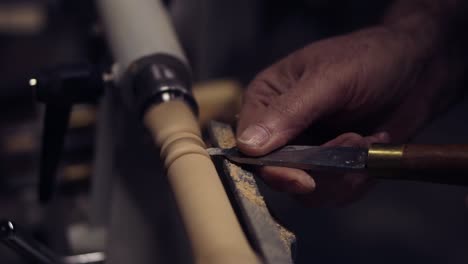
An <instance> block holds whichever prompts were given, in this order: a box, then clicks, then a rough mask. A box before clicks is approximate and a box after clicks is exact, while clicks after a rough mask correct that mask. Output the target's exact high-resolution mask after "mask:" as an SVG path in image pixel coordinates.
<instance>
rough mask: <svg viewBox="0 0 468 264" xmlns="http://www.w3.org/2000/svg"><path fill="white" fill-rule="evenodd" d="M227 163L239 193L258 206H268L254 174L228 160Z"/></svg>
mask: <svg viewBox="0 0 468 264" xmlns="http://www.w3.org/2000/svg"><path fill="white" fill-rule="evenodd" d="M227 165H228V169H229V175H231V178H232V180H233V181H234V184H235V185H236V189H237V190H238V191H239V193H240V194H242V196H243V197H245V198H246V199H247V200H249V201H250V202H252V203H254V204H256V205H257V206H262V207H266V204H265V201H264V200H263V196H262V195H261V194H260V193H259V191H258V188H257V184H256V183H255V179H254V178H253V176H252V175H251V174H250V173H248V172H245V171H243V170H242V169H241V168H240V167H239V166H237V165H235V164H232V163H230V162H228V163H227Z"/></svg>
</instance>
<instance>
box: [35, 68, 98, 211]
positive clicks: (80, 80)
mask: <svg viewBox="0 0 468 264" xmlns="http://www.w3.org/2000/svg"><path fill="white" fill-rule="evenodd" d="M102 74H103V70H102V69H101V68H99V67H96V66H93V65H88V64H79V65H67V66H60V67H58V68H57V69H54V70H51V71H47V73H43V74H40V75H38V76H37V77H34V78H31V79H30V80H29V85H30V86H31V88H32V89H33V90H34V92H35V95H36V98H37V100H38V101H40V102H42V103H44V104H45V120H44V126H43V132H42V140H41V141H42V142H41V145H42V146H41V153H40V164H39V200H40V201H41V202H42V203H45V202H47V201H49V200H50V199H51V197H52V195H53V193H54V190H55V185H56V184H57V183H56V182H57V180H56V171H57V166H58V163H59V161H60V156H61V153H62V148H63V145H64V140H65V134H66V131H67V127H68V121H69V119H70V113H71V109H72V105H73V104H74V103H93V102H95V101H96V100H97V98H99V96H100V95H101V94H102V93H103V89H104V82H103V79H102Z"/></svg>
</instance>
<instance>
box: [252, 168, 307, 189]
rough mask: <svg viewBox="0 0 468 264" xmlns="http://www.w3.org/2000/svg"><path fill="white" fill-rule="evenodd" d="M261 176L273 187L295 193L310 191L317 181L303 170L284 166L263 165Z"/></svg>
mask: <svg viewBox="0 0 468 264" xmlns="http://www.w3.org/2000/svg"><path fill="white" fill-rule="evenodd" d="M260 176H261V177H262V178H263V180H264V181H265V182H266V183H267V184H268V185H269V186H270V187H272V188H273V189H275V190H277V191H280V192H287V193H293V194H305V193H310V192H312V191H313V190H314V189H315V181H314V180H313V179H312V177H310V175H309V174H307V173H306V172H305V171H303V170H299V169H291V168H284V167H263V168H261V169H260Z"/></svg>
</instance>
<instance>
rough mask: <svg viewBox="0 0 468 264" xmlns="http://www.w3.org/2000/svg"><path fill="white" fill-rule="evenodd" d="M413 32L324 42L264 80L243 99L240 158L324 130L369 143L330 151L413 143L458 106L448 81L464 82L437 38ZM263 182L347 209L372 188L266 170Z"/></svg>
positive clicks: (344, 140) (353, 179) (381, 31)
mask: <svg viewBox="0 0 468 264" xmlns="http://www.w3.org/2000/svg"><path fill="white" fill-rule="evenodd" d="M416 24H417V23H416ZM415 28H416V27H415ZM411 29H412V27H403V28H399V27H397V26H396V27H387V26H378V27H373V28H369V29H366V30H362V31H358V32H354V33H351V34H348V35H344V36H338V37H334V38H330V39H326V40H322V41H319V42H316V43H313V44H311V45H309V46H306V47H305V48H303V49H302V50H299V51H296V52H295V53H292V54H291V55H290V56H288V57H286V58H285V59H283V60H281V61H279V62H278V63H276V64H274V65H273V66H271V67H269V68H268V69H266V70H265V71H263V72H261V73H260V74H259V75H258V76H257V77H256V78H255V79H254V80H253V81H252V82H251V84H250V85H249V86H248V89H247V91H246V93H245V96H244V102H243V106H242V110H241V113H240V118H239V123H238V129H237V137H238V138H237V141H238V147H239V148H240V150H241V151H242V152H244V153H246V154H249V155H254V156H258V155H263V154H266V153H268V152H270V151H273V150H275V149H277V148H279V147H281V146H283V145H285V144H287V143H288V142H290V141H291V140H293V139H295V138H297V137H298V136H299V135H301V134H304V133H305V134H310V132H312V133H313V132H314V131H316V130H317V129H320V128H327V130H328V131H329V134H336V135H337V133H343V132H345V131H358V132H360V133H364V134H365V135H366V136H361V135H359V134H356V133H345V134H341V135H339V136H338V137H336V138H335V139H333V140H331V141H328V142H326V143H325V144H324V145H327V146H334V145H341V146H365V147H366V146H369V145H370V144H372V143H377V142H389V141H390V139H391V140H392V141H393V142H401V141H403V140H406V139H407V138H408V137H409V136H411V135H412V134H413V133H414V132H415V131H416V130H417V129H418V128H420V127H421V125H423V124H424V123H425V122H426V121H427V120H428V119H429V118H430V117H431V116H432V115H433V114H434V113H435V112H437V111H439V110H440V109H442V108H443V107H445V106H446V105H447V104H448V102H451V101H452V99H453V98H454V97H455V96H456V93H455V92H454V91H455V90H454V89H449V87H448V85H449V83H448V80H454V78H455V77H454V76H458V75H460V71H457V69H458V68H456V67H449V66H447V65H452V64H449V63H448V62H447V56H445V54H443V53H441V52H438V51H437V50H436V49H434V45H435V44H434V42H435V41H433V40H434V39H436V38H435V37H434V36H433V35H431V34H427V36H423V37H422V38H421V37H420V36H421V34H419V35H418V34H413V31H412V30H411ZM421 43H422V44H421ZM442 88H444V89H442ZM309 139H313V138H309ZM301 143H303V144H307V142H301ZM260 175H261V176H262V177H263V179H264V180H265V181H266V182H267V183H268V184H270V186H272V187H274V188H276V189H278V190H281V191H286V192H290V193H293V194H299V195H300V196H301V197H302V198H305V199H302V200H306V201H307V202H308V204H310V205H316V204H320V205H330V204H342V203H344V202H346V201H349V200H352V199H353V198H354V197H356V194H359V193H361V192H362V190H363V189H364V188H365V187H366V186H367V185H368V181H367V180H366V176H363V175H341V176H334V177H331V176H327V177H323V178H322V179H321V180H317V179H318V178H319V177H315V176H317V175H312V177H311V176H310V175H308V174H307V173H306V172H304V171H302V170H297V169H289V168H278V167H264V168H262V169H261V170H260ZM314 179H315V180H317V181H314ZM315 189H316V191H315V192H313V191H314V190H315Z"/></svg>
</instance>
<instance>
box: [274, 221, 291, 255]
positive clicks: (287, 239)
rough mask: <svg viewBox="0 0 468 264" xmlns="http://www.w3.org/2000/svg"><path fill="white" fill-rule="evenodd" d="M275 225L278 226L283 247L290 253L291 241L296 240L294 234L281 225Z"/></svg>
mask: <svg viewBox="0 0 468 264" xmlns="http://www.w3.org/2000/svg"><path fill="white" fill-rule="evenodd" d="M276 226H277V227H278V231H279V233H280V239H281V242H283V245H284V247H285V248H286V250H288V251H289V253H290V254H291V243H293V242H294V241H295V240H296V236H295V235H294V233H292V232H291V231H289V230H287V229H286V228H285V227H283V226H282V225H280V224H278V223H276Z"/></svg>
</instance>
